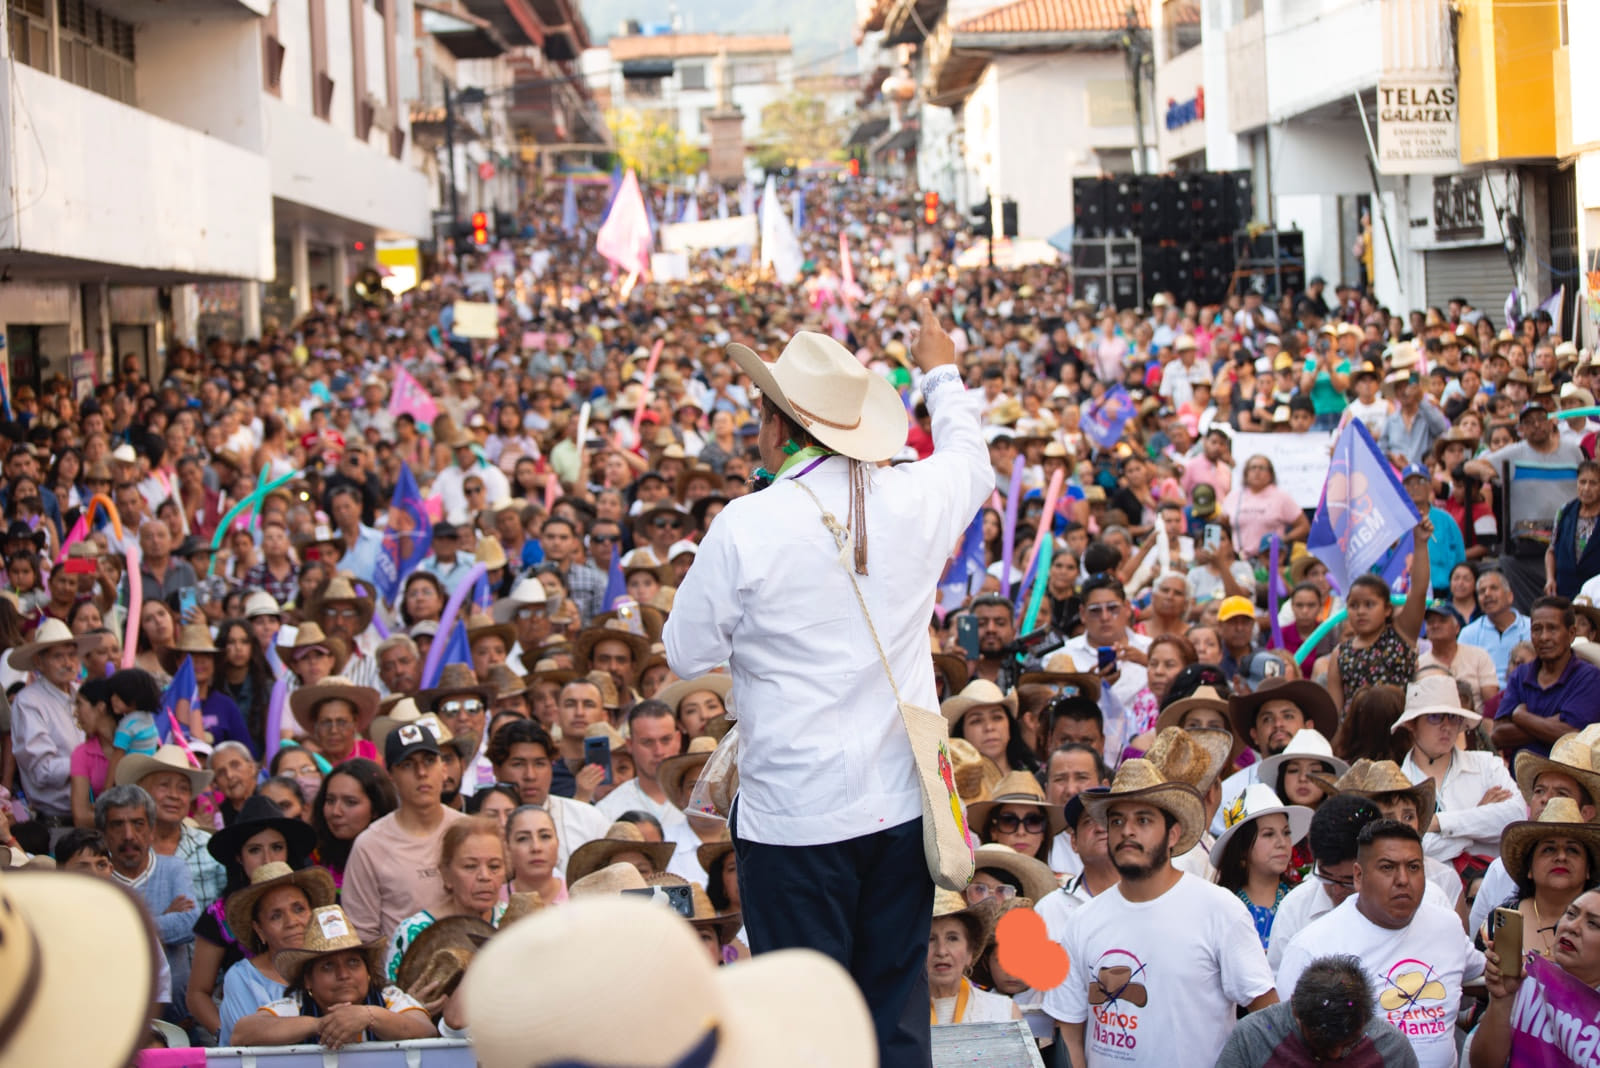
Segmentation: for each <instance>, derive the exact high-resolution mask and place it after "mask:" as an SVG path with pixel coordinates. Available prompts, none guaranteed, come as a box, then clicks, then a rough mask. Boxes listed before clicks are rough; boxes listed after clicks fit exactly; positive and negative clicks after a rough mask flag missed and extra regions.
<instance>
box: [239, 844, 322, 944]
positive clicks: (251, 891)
mask: <svg viewBox="0 0 1600 1068" xmlns="http://www.w3.org/2000/svg"><path fill="white" fill-rule="evenodd" d="M281 886H298V887H299V888H300V889H302V890H304V891H305V892H306V898H307V899H308V900H309V901H310V902H311V907H312V908H313V909H316V908H321V907H322V906H323V905H331V904H333V903H334V902H335V901H337V900H338V899H339V890H338V888H337V887H335V886H334V885H333V876H332V875H331V874H330V873H329V872H328V870H327V869H326V868H318V867H310V868H301V869H300V870H299V871H296V870H294V869H293V868H291V867H289V865H287V864H285V863H284V862H283V861H281V860H274V861H271V862H270V863H267V864H263V865H261V867H259V868H257V869H256V870H255V871H254V872H252V873H251V874H250V884H249V885H248V886H246V887H244V888H243V889H240V890H235V891H234V892H233V893H231V894H229V895H228V901H227V904H226V906H225V907H224V913H225V915H226V918H227V920H228V930H229V931H232V932H233V935H234V937H235V938H237V939H238V940H239V942H240V944H241V945H245V946H249V945H250V944H251V943H250V935H251V929H250V925H251V921H252V920H253V919H254V918H255V910H256V902H258V901H260V900H261V899H262V898H263V897H265V896H266V895H268V894H270V893H271V892H272V891H274V890H276V889H278V888H279V887H281Z"/></svg>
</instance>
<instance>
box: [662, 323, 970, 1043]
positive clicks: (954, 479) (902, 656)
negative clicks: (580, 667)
mask: <svg viewBox="0 0 1600 1068" xmlns="http://www.w3.org/2000/svg"><path fill="white" fill-rule="evenodd" d="M729 355H730V356H732V358H733V360H734V362H735V363H737V364H739V366H740V367H741V368H742V369H743V370H744V371H745V372H746V373H747V374H749V375H750V377H751V379H752V380H753V381H754V382H755V383H756V384H757V385H758V386H759V387H760V388H761V389H762V397H761V413H762V414H761V424H760V430H759V432H758V435H757V438H756V444H757V447H758V448H759V450H760V453H761V459H762V462H763V464H764V465H765V466H766V468H767V470H769V471H773V472H775V475H776V477H775V481H774V483H773V484H772V485H771V486H769V487H767V488H766V489H764V490H762V491H760V492H758V493H753V494H750V495H747V496H744V497H740V498H738V499H737V500H735V501H733V502H732V503H731V504H729V505H728V507H726V508H725V509H723V510H722V512H721V514H719V515H718V517H717V521H716V522H715V523H713V524H712V525H711V527H710V530H709V531H708V533H707V535H706V537H705V540H704V541H703V542H702V543H701V545H700V551H699V553H698V555H697V556H696V559H695V565H694V567H693V568H691V569H690V570H689V573H688V575H687V577H686V578H685V579H684V583H683V585H682V586H680V587H679V589H678V594H677V598H676V600H675V602H674V606H673V610H672V614H671V615H670V616H669V617H668V618H667V624H666V630H665V632H664V633H663V635H662V638H663V641H664V642H665V644H666V649H667V660H668V662H669V663H670V664H671V666H672V669H673V671H675V672H676V673H677V674H678V675H679V676H681V677H683V678H691V677H693V676H696V675H701V674H704V673H706V672H708V671H710V670H711V669H712V668H714V667H716V666H718V665H719V664H721V663H722V662H723V661H727V662H728V664H729V666H730V668H731V672H732V675H733V699H732V702H731V704H732V706H733V707H734V708H737V709H738V710H739V724H740V743H739V744H740V750H739V772H740V788H739V794H738V798H737V801H736V802H735V804H734V807H733V812H732V814H731V816H730V821H729V823H730V829H731V830H732V832H733V838H734V845H735V849H736V851H737V855H738V863H739V885H740V897H741V901H742V904H743V911H744V920H745V930H746V932H747V933H748V934H749V936H750V948H751V949H752V950H753V951H755V952H757V953H763V952H768V951H771V950H776V949H783V948H790V947H808V948H812V949H817V950H819V951H821V952H824V953H826V954H828V955H829V956H831V957H833V958H834V959H835V960H837V961H839V963H840V964H842V965H843V966H844V967H846V968H849V969H851V971H852V974H853V975H854V976H855V978H856V980H857V982H858V983H859V984H860V986H861V989H862V992H863V994H864V995H865V996H866V998H867V1002H868V1006H869V1008H870V1009H871V1010H872V1014H873V1022H874V1025H875V1026H876V1028H877V1034H878V1045H879V1054H880V1058H879V1059H880V1061H881V1062H882V1063H883V1064H886V1065H889V1064H895V1065H898V1064H927V1063H929V1062H930V1060H931V1052H930V1047H931V1038H930V1033H929V1023H928V1009H927V1006H928V996H929V995H928V980H927V943H928V930H929V927H930V925H931V923H932V915H933V882H932V880H931V879H930V878H929V877H928V875H927V874H926V872H927V866H926V865H927V862H926V858H925V856H924V853H923V843H922V811H923V792H922V786H921V780H920V779H919V775H918V772H917V767H916V763H915V761H914V758H913V754H912V751H911V745H910V743H909V740H908V738H907V735H906V732H905V726H904V723H903V721H902V719H901V716H900V713H899V710H898V707H897V695H898V696H899V698H901V699H903V700H905V701H906V702H908V703H910V704H913V705H917V706H920V707H922V708H930V709H931V708H934V707H936V701H935V689H934V679H933V661H932V660H931V659H930V658H929V656H928V629H927V628H928V620H929V618H931V616H932V614H933V603H934V597H935V593H936V586H937V583H938V580H939V574H940V571H941V570H942V568H943V566H944V560H945V557H946V556H948V554H949V552H950V546H952V545H954V544H956V543H957V542H958V541H959V540H960V538H961V535H962V533H963V532H964V531H965V530H966V528H967V525H968V524H969V523H970V522H971V520H972V517H973V515H975V514H976V513H977V511H978V509H979V507H981V506H982V503H983V501H984V500H985V499H986V498H987V497H988V496H989V494H990V493H992V492H993V491H994V475H993V473H992V471H991V470H990V467H989V462H988V457H987V455H986V450H985V449H984V445H983V437H982V435H981V433H980V431H979V426H978V408H977V400H976V398H975V397H969V396H968V395H967V392H966V390H965V389H964V388H963V386H962V384H961V377H960V374H959V372H958V370H957V368H956V366H955V350H954V347H953V346H952V344H951V342H950V336H949V334H947V333H946V332H945V331H944V329H943V327H941V326H940V325H939V323H938V320H937V319H936V318H935V317H934V314H933V310H932V308H931V307H930V306H929V305H928V304H927V303H926V302H924V303H923V305H922V332H921V334H920V336H919V337H918V339H917V343H916V346H915V351H914V356H915V358H916V363H917V366H918V367H919V368H920V369H921V371H922V372H923V377H922V380H921V383H920V385H921V389H922V394H923V398H924V400H925V402H926V404H927V406H928V410H929V412H930V413H931V415H932V418H933V439H934V452H933V455H932V456H930V457H928V458H927V459H925V460H919V461H917V462H915V463H908V464H900V465H899V466H896V467H877V466H875V465H876V464H877V463H878V462H879V461H881V460H885V459H887V458H889V457H890V456H892V455H894V453H896V452H898V451H899V450H900V449H901V448H902V447H903V446H904V445H905V439H906V432H907V424H908V420H907V417H906V411H905V406H904V404H903V403H902V402H901V400H900V398H899V396H898V394H896V393H895V392H894V389H893V387H892V386H890V385H889V384H888V382H887V380H885V379H882V378H879V377H877V376H874V375H872V374H870V373H869V372H868V371H867V370H866V369H865V368H864V367H862V366H861V363H860V362H859V361H858V360H856V358H855V357H854V356H853V355H852V354H851V353H850V352H849V351H848V350H847V349H845V348H844V347H843V346H842V345H840V344H838V343H837V342H835V341H833V340H832V339H831V338H828V337H825V336H823V335H820V334H812V333H800V334H797V335H796V336H795V337H794V338H793V339H791V340H790V342H789V345H788V346H787V347H786V348H785V350H784V352H783V354H782V355H781V356H780V357H779V358H778V360H777V361H776V362H774V363H770V364H769V363H767V362H765V361H763V360H762V359H761V357H760V356H758V355H756V353H754V352H753V351H751V350H750V349H747V348H745V347H744V346H741V345H734V346H730V348H729ZM786 445H790V446H795V447H796V448H793V449H790V450H786V449H785V446H786ZM802 487H804V488H802ZM813 494H814V495H815V499H813ZM852 502H855V504H854V505H852ZM819 503H820V506H819ZM824 510H825V512H826V521H825V519H824ZM869 542H870V545H871V546H872V550H873V551H872V552H871V554H870V558H871V567H870V572H869V568H868V555H869V554H868V545H869ZM857 591H859V600H858V592H857ZM863 602H864V606H865V609H866V611H865V612H863V610H862V609H863ZM868 616H870V622H869V619H868V618H867V617H868ZM874 635H876V640H874ZM880 648H881V649H882V659H883V660H887V662H888V668H889V672H888V673H886V672H885V668H884V664H883V663H882V661H881V660H880V654H879V649H880ZM889 674H892V675H893V684H892V685H891V681H890V678H889Z"/></svg>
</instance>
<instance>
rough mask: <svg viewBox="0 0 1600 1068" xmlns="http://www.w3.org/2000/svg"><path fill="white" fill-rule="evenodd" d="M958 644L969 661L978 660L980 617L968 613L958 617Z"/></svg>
mask: <svg viewBox="0 0 1600 1068" xmlns="http://www.w3.org/2000/svg"><path fill="white" fill-rule="evenodd" d="M956 644H957V645H959V646H961V652H962V653H963V654H964V655H965V656H966V658H967V659H968V660H976V659H978V656H979V653H978V617H977V616H975V615H972V614H971V613H968V614H966V615H960V616H957V617H956Z"/></svg>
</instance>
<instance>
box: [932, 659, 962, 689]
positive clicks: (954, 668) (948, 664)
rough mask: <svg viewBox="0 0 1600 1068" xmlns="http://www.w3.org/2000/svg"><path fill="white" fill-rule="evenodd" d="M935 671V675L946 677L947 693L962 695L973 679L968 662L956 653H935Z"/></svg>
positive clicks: (945, 686)
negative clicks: (970, 679)
mask: <svg viewBox="0 0 1600 1068" xmlns="http://www.w3.org/2000/svg"><path fill="white" fill-rule="evenodd" d="M933 670H934V673H935V674H938V675H943V676H944V692H945V693H960V692H961V691H962V690H963V689H965V688H966V685H967V680H968V679H969V678H970V677H971V672H969V671H968V670H967V662H966V661H965V660H964V659H962V658H961V657H959V656H957V655H955V654H954V653H934V654H933Z"/></svg>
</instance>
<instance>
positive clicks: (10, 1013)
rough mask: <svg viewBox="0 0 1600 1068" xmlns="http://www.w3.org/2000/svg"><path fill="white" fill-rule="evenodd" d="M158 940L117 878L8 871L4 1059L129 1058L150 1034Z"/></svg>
mask: <svg viewBox="0 0 1600 1068" xmlns="http://www.w3.org/2000/svg"><path fill="white" fill-rule="evenodd" d="M46 945H48V946H49V947H50V957H49V962H48V965H47V964H46V962H45V959H44V952H43V947H44V946H46ZM159 945H160V942H159V939H158V938H157V937H156V934H155V930H154V928H153V927H152V926H151V923H150V919H149V917H148V915H147V914H146V912H145V909H144V905H143V904H142V903H141V902H140V900H139V899H138V898H137V897H135V896H134V895H133V894H132V893H130V892H129V891H127V890H124V889H122V887H120V886H118V885H117V884H116V883H113V882H111V881H110V880H107V879H100V878H96V877H94V876H90V875H80V874H77V873H75V872H60V871H51V872H37V871H26V870H24V871H14V872H8V873H7V874H6V875H5V877H4V879H3V880H0V975H4V976H5V977H6V978H5V981H4V984H3V992H0V1017H3V1018H4V1019H5V1021H6V1027H5V1032H4V1034H3V1035H0V1061H4V1062H5V1063H6V1064H19V1065H22V1064H28V1065H32V1064H71V1065H86V1066H87V1065H104V1064H127V1063H131V1062H132V1061H133V1060H134V1058H135V1051H136V1050H137V1049H138V1048H139V1046H140V1045H141V1044H142V1043H143V1041H144V1039H145V1036H146V1034H147V1029H146V1027H145V1021H146V1019H147V1018H148V1014H149V1010H150V1004H151V999H152V997H153V993H154V988H155V979H156V967H157V960H156V956H155V954H156V952H157V950H158V948H159ZM86 1010H87V1011H86Z"/></svg>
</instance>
